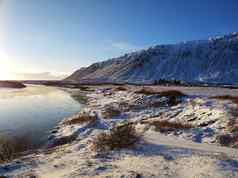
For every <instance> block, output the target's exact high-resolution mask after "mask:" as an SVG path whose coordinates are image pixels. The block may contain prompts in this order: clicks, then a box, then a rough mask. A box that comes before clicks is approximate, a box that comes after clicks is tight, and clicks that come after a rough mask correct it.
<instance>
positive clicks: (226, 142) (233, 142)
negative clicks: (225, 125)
mask: <svg viewBox="0 0 238 178" xmlns="http://www.w3.org/2000/svg"><path fill="white" fill-rule="evenodd" d="M216 140H217V141H218V143H220V144H221V145H222V146H230V147H234V148H238V136H237V135H232V134H223V135H219V136H217V138H216Z"/></svg>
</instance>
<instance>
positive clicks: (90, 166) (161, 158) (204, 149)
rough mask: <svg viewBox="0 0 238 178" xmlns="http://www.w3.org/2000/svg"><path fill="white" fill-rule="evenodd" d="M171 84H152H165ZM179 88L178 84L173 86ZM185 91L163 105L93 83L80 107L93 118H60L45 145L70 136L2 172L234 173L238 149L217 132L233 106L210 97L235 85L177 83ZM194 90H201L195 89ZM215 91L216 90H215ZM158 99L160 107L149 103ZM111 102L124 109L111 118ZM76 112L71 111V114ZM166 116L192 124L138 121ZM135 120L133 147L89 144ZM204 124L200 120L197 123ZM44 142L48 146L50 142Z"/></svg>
mask: <svg viewBox="0 0 238 178" xmlns="http://www.w3.org/2000/svg"><path fill="white" fill-rule="evenodd" d="M171 88H172V87H167V88H166V87H157V88H154V89H157V90H158V91H160V90H169V89H171ZM177 89H178V88H177ZM179 89H180V90H181V91H182V92H184V93H186V94H189V96H188V97H185V98H183V100H182V102H181V103H179V104H178V105H176V106H168V105H166V99H165V98H163V97H162V98H161V97H159V96H158V95H153V96H147V95H143V94H136V93H135V92H134V91H135V90H138V88H137V87H127V91H116V90H114V89H113V87H112V88H111V89H110V88H107V89H105V88H104V89H100V88H99V89H97V90H96V91H95V92H91V93H88V94H87V97H88V104H87V106H86V107H85V108H84V110H83V111H81V112H88V113H91V114H95V115H96V116H97V120H96V121H95V122H93V123H83V124H75V125H64V124H63V123H64V122H65V121H67V120H70V119H72V118H66V119H64V120H63V121H62V122H61V123H59V125H58V126H57V127H56V128H55V129H54V132H53V133H52V134H51V135H50V138H51V139H50V140H49V145H51V146H52V145H53V143H55V142H57V141H58V140H59V139H62V138H65V137H71V136H74V140H73V141H71V142H69V143H66V144H64V145H59V146H57V147H50V148H47V149H43V150H39V151H37V152H35V153H32V154H30V155H26V156H24V157H22V158H19V159H17V160H14V161H13V162H10V163H7V164H3V165H1V166H0V175H1V174H2V175H4V176H7V177H30V176H33V175H34V176H37V177H40V178H63V177H65V178H66V177H67V178H69V177H80V178H86V177H87V178H89V177H90V178H91V177H99V178H100V177H101V178H103V177H104V178H106V177H128V178H129V177H138V176H140V177H146V178H150V177H151V178H152V177H164V178H167V177H175V178H191V177H204V178H207V177H211V178H222V177H223V178H226V177H231V178H236V177H238V150H237V149H235V148H230V147H224V146H220V144H219V143H218V142H217V141H216V137H217V136H218V135H220V134H222V133H229V131H228V130H227V122H228V121H229V119H231V118H232V117H233V116H232V114H231V113H230V109H231V108H234V107H237V106H235V105H234V104H233V103H232V102H231V101H218V100H215V99H209V97H208V96H209V93H210V94H211V95H215V94H216V92H217V93H220V92H223V94H224V91H225V92H227V93H228V94H229V93H233V94H234V95H235V94H237V91H236V90H229V91H228V90H226V89H220V90H221V91H220V90H219V89H216V90H215V88H214V90H213V93H212V92H210V91H211V88H206V89H204V88H203V89H199V88H183V87H180V88H179ZM197 91H200V92H199V94H197V95H193V94H194V93H196V92H197ZM214 91H215V92H214ZM151 102H161V103H162V105H161V106H160V107H158V106H157V107H152V106H150V103H151ZM108 106H112V107H115V108H117V109H119V110H120V111H121V112H122V113H121V114H120V115H119V116H117V117H115V118H114V117H113V118H111V119H105V118H103V114H102V111H103V109H104V108H105V107H108ZM72 117H74V116H72ZM161 119H166V120H169V121H176V122H189V123H191V124H192V125H194V126H195V127H194V128H192V129H187V130H183V129H177V130H175V131H169V132H165V133H160V132H158V131H156V129H155V128H154V127H153V126H151V125H149V124H146V123H145V122H142V121H147V122H148V121H152V120H161ZM125 120H126V121H130V122H133V123H134V124H135V126H136V129H137V131H138V132H139V133H143V137H142V139H141V140H140V141H139V142H138V143H137V144H136V145H135V146H133V147H131V148H128V149H122V150H117V151H110V152H107V153H103V152H101V153H100V152H95V151H93V150H92V149H91V143H92V139H93V138H94V137H95V136H97V135H98V134H99V133H101V132H103V131H108V130H109V129H110V128H111V127H112V126H113V125H114V124H115V123H120V122H122V121H125ZM201 125H204V126H201ZM49 145H48V146H49Z"/></svg>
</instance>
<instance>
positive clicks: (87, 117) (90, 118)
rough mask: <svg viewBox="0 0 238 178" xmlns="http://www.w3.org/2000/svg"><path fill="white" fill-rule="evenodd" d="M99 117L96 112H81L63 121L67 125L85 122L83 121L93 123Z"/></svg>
mask: <svg viewBox="0 0 238 178" xmlns="http://www.w3.org/2000/svg"><path fill="white" fill-rule="evenodd" d="M96 119H97V117H96V115H95V114H92V113H88V112H80V113H79V114H77V115H75V116H73V117H72V118H70V119H69V120H66V121H64V122H63V124H65V125H74V124H83V123H86V122H88V123H91V122H94V121H96Z"/></svg>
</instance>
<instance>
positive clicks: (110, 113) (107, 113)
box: [102, 106, 121, 119]
mask: <svg viewBox="0 0 238 178" xmlns="http://www.w3.org/2000/svg"><path fill="white" fill-rule="evenodd" d="M120 114H121V111H120V110H119V109H116V108H114V107H113V106H105V108H104V111H103V112H102V116H103V118H104V119H111V118H113V117H116V116H119V115H120Z"/></svg>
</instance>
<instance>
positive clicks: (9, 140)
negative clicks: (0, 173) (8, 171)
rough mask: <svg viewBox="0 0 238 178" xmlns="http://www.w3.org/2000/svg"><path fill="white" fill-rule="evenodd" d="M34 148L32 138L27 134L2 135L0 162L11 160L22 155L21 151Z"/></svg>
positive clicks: (0, 138) (0, 140)
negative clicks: (16, 135) (18, 135)
mask: <svg viewBox="0 0 238 178" xmlns="http://www.w3.org/2000/svg"><path fill="white" fill-rule="evenodd" d="M31 148H33V145H32V142H31V140H30V139H29V138H28V137H26V136H21V137H10V136H1V137H0V163H3V162H7V161H11V160H12V159H15V158H17V157H18V156H20V153H22V152H24V151H27V150H29V149H31Z"/></svg>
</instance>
